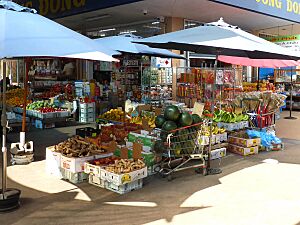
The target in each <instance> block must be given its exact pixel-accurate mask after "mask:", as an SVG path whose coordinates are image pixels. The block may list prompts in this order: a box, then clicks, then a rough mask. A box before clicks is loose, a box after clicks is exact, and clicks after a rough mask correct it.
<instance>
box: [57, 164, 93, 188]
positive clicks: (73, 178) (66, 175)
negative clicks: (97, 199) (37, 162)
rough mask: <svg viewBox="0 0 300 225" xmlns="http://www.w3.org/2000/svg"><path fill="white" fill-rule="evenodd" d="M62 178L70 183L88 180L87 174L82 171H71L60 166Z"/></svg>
mask: <svg viewBox="0 0 300 225" xmlns="http://www.w3.org/2000/svg"><path fill="white" fill-rule="evenodd" d="M60 169H61V174H62V179H64V180H67V181H69V182H70V183H72V184H79V183H83V182H86V181H87V180H88V175H87V174H86V173H84V172H77V173H73V172H71V171H70V170H67V169H64V168H60Z"/></svg>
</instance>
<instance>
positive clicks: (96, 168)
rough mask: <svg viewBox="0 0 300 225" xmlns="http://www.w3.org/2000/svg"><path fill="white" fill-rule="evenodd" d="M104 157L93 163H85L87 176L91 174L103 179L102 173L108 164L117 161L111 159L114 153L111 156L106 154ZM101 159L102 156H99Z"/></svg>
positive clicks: (114, 158) (113, 158)
mask: <svg viewBox="0 0 300 225" xmlns="http://www.w3.org/2000/svg"><path fill="white" fill-rule="evenodd" d="M103 156H104V157H101V158H96V159H94V160H92V161H89V162H85V164H84V172H85V173H87V174H91V175H93V176H96V177H101V171H102V169H103V167H104V166H106V165H108V164H113V163H114V162H115V160H116V159H117V158H116V157H111V156H112V153H110V154H104V155H103ZM99 157H100V155H99Z"/></svg>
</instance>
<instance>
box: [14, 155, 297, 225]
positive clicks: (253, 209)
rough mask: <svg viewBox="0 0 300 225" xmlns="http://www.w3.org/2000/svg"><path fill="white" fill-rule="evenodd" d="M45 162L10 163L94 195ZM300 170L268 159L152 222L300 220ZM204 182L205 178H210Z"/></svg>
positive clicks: (48, 185) (46, 183)
mask: <svg viewBox="0 0 300 225" xmlns="http://www.w3.org/2000/svg"><path fill="white" fill-rule="evenodd" d="M44 164H45V163H44V161H42V162H34V163H31V164H29V165H27V166H12V167H9V168H8V176H9V178H10V179H12V180H14V181H15V182H17V183H21V184H22V185H24V186H26V187H29V188H32V189H35V190H38V191H41V192H45V193H51V194H52V193H59V192H65V191H67V192H70V191H72V192H77V193H78V194H77V195H76V197H75V199H78V200H83V201H91V199H90V198H89V196H88V195H87V194H86V193H84V192H83V191H82V190H81V189H80V188H77V187H76V186H75V185H72V184H70V183H68V182H65V181H61V180H59V179H57V178H54V177H51V176H49V175H46V174H45V172H44V170H45V169H44ZM24 174H30V176H24ZM299 176H300V165H295V164H286V163H280V162H277V161H276V160H272V159H269V160H265V161H264V162H262V163H261V164H259V165H256V166H253V167H249V168H246V169H242V170H240V171H237V172H235V173H232V174H230V175H227V176H224V177H222V178H221V179H220V183H221V184H219V185H216V186H212V187H209V188H206V189H204V190H199V191H198V192H195V193H194V194H192V195H191V196H190V197H188V198H187V199H186V200H185V201H184V202H183V203H182V204H181V206H180V207H182V208H186V207H187V208H199V207H201V209H199V210H191V211H189V212H187V213H183V214H179V215H175V216H174V217H173V218H172V220H167V219H159V220H157V221H153V222H150V223H148V224H151V225H156V224H157V225H160V224H178V225H184V224H197V225H200V224H201V225H295V224H297V223H298V222H299V221H300V194H299V190H300V179H299ZM199 182H205V178H203V179H201V180H199ZM183 185H189V184H188V183H186V184H183ZM149 190H150V191H151V189H149ZM158 195H159V193H158ZM174 201H176V199H174ZM105 205H117V206H119V207H142V208H147V209H149V210H150V209H151V208H152V209H153V208H156V207H159V206H158V205H157V203H156V202H155V201H154V200H153V202H152V201H151V200H149V201H145V202H141V201H134V195H131V198H130V201H107V202H105ZM170 210H171V209H170ZM132 211H134V209H133V210H132Z"/></svg>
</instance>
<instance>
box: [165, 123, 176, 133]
mask: <svg viewBox="0 0 300 225" xmlns="http://www.w3.org/2000/svg"><path fill="white" fill-rule="evenodd" d="M162 129H163V130H165V131H172V130H175V129H177V124H176V123H175V122H174V121H166V122H164V124H163V126H162Z"/></svg>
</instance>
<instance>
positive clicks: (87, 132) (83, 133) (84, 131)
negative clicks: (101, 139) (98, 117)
mask: <svg viewBox="0 0 300 225" xmlns="http://www.w3.org/2000/svg"><path fill="white" fill-rule="evenodd" d="M100 132H101V131H100V130H98V129H95V128H92V127H84V128H77V129H76V135H79V136H80V137H83V138H85V137H96V136H98V134H100Z"/></svg>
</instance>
